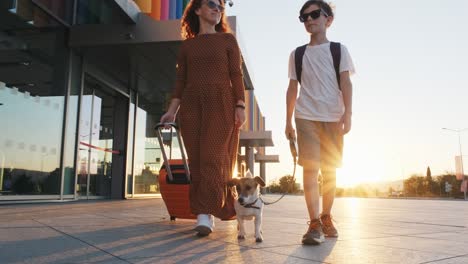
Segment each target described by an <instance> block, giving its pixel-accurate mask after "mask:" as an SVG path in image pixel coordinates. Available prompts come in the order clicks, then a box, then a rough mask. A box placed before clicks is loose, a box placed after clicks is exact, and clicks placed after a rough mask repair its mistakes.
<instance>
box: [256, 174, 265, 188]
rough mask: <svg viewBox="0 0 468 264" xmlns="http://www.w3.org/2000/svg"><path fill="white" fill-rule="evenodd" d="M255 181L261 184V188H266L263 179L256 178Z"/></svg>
mask: <svg viewBox="0 0 468 264" xmlns="http://www.w3.org/2000/svg"><path fill="white" fill-rule="evenodd" d="M254 180H255V181H256V182H257V183H258V184H260V186H262V187H265V182H264V181H263V179H262V178H261V177H259V176H255V178H254Z"/></svg>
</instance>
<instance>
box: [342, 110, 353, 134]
mask: <svg viewBox="0 0 468 264" xmlns="http://www.w3.org/2000/svg"><path fill="white" fill-rule="evenodd" d="M340 122H341V125H342V128H343V135H346V134H348V132H349V131H351V115H348V114H346V113H345V114H344V115H343V116H342V117H341V120H340Z"/></svg>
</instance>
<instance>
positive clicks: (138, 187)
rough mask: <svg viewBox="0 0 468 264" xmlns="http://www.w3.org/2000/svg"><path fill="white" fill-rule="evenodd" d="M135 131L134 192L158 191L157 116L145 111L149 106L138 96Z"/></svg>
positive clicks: (159, 151)
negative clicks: (155, 128)
mask: <svg viewBox="0 0 468 264" xmlns="http://www.w3.org/2000/svg"><path fill="white" fill-rule="evenodd" d="M138 99H139V100H138V102H139V107H137V118H136V131H135V159H134V163H135V166H134V171H133V174H134V176H135V187H134V188H135V194H155V193H159V184H158V177H159V169H160V167H161V164H162V160H161V150H160V147H159V143H158V139H157V138H156V133H155V130H154V127H155V126H156V124H157V123H158V121H159V117H157V116H156V115H152V114H150V113H149V112H147V111H145V110H144V108H146V107H151V104H147V103H146V102H145V101H144V99H143V98H142V97H139V98H138Z"/></svg>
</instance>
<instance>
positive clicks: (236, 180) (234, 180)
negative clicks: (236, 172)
mask: <svg viewBox="0 0 468 264" xmlns="http://www.w3.org/2000/svg"><path fill="white" fill-rule="evenodd" d="M226 184H227V186H228V187H232V186H236V185H237V184H239V178H232V179H230V180H229V181H228V182H227V183H226Z"/></svg>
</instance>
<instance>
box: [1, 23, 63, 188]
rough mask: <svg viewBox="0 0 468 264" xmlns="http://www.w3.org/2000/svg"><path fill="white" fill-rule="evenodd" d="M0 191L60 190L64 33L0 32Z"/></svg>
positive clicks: (12, 29)
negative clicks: (2, 43) (5, 45)
mask: <svg viewBox="0 0 468 264" xmlns="http://www.w3.org/2000/svg"><path fill="white" fill-rule="evenodd" d="M4 36H7V37H5V38H3V39H5V40H6V41H7V42H9V43H12V45H11V46H10V49H7V50H2V51H1V55H2V56H0V120H2V128H1V133H0V193H1V195H10V194H12V195H13V194H14V195H16V194H22V195H32V194H59V193H60V181H61V171H60V150H61V141H62V124H63V111H64V91H65V89H66V87H65V85H66V82H65V77H66V74H65V71H66V68H67V67H65V60H66V59H65V58H66V53H65V51H64V50H65V47H64V46H61V44H58V43H63V41H64V31H62V30H59V29H58V30H54V31H48V32H40V33H39V32H38V31H35V30H30V31H27V32H25V31H24V30H21V29H19V30H15V29H14V28H11V29H9V30H8V35H7V34H5V32H1V31H0V37H4Z"/></svg>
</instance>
